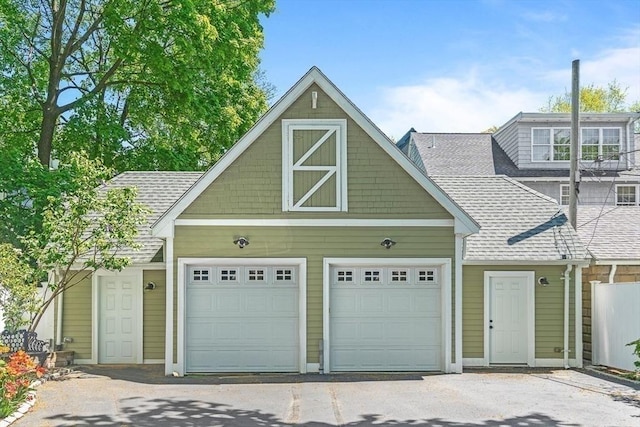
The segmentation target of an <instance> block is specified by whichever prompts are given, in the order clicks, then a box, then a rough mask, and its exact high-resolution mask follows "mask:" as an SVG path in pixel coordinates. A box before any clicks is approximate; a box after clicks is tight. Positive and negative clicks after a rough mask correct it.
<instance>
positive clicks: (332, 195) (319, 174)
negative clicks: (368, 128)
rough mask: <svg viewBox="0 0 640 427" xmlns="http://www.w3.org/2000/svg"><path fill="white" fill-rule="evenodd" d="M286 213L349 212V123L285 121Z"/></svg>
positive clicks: (283, 138) (283, 201)
mask: <svg viewBox="0 0 640 427" xmlns="http://www.w3.org/2000/svg"><path fill="white" fill-rule="evenodd" d="M282 152H283V155H282V210H283V211H346V210H347V171H346V160H347V121H346V120H343V119H339V120H312V119H299V120H293V119H292V120H283V121H282Z"/></svg>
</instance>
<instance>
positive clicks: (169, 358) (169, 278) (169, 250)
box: [164, 237, 175, 375]
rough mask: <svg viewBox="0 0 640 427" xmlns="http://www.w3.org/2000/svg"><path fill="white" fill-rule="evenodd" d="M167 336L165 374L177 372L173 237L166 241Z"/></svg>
mask: <svg viewBox="0 0 640 427" xmlns="http://www.w3.org/2000/svg"><path fill="white" fill-rule="evenodd" d="M164 247H165V252H166V258H165V266H166V271H165V282H166V284H165V288H166V291H165V336H164V374H165V375H171V374H172V373H173V372H174V371H175V367H174V365H173V307H174V303H173V289H174V285H173V237H167V238H166V239H165V244H164Z"/></svg>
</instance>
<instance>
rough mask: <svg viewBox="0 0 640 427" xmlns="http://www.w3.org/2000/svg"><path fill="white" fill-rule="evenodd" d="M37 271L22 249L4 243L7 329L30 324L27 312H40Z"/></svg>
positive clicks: (1, 292)
mask: <svg viewBox="0 0 640 427" xmlns="http://www.w3.org/2000/svg"><path fill="white" fill-rule="evenodd" d="M34 273H35V271H34V270H33V269H32V268H31V266H30V265H29V264H27V263H25V262H24V261H23V260H22V256H21V253H20V250H18V249H16V248H15V247H13V246H12V245H10V244H8V243H3V244H0V305H1V306H2V317H3V320H4V322H5V328H6V329H7V330H9V331H16V330H18V329H20V328H22V327H24V326H26V325H28V324H29V320H28V319H27V318H26V317H25V316H24V314H25V313H33V312H36V311H37V306H38V300H37V292H36V286H37V285H36V280H35V275H34Z"/></svg>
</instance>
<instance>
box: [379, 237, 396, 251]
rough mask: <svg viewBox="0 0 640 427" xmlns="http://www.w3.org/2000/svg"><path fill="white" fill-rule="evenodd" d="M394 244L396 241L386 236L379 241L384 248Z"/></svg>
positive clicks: (389, 247)
mask: <svg viewBox="0 0 640 427" xmlns="http://www.w3.org/2000/svg"><path fill="white" fill-rule="evenodd" d="M395 244H396V242H395V241H393V240H391V239H390V238H388V237H385V239H384V240H383V241H382V242H380V246H384V247H385V248H386V249H391V246H393V245H395Z"/></svg>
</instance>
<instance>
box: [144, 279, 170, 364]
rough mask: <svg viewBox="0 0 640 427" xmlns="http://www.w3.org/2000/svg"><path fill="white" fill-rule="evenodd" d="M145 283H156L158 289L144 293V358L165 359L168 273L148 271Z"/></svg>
mask: <svg viewBox="0 0 640 427" xmlns="http://www.w3.org/2000/svg"><path fill="white" fill-rule="evenodd" d="M143 278H144V279H143V283H145V284H146V283H149V282H154V283H155V284H156V288H155V289H154V290H152V291H144V294H143V296H142V298H143V315H142V316H143V319H142V325H143V353H142V354H143V357H144V359H164V342H165V330H166V327H165V326H166V325H165V319H166V316H165V307H166V304H165V296H166V273H165V271H164V270H147V271H144V273H143Z"/></svg>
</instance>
